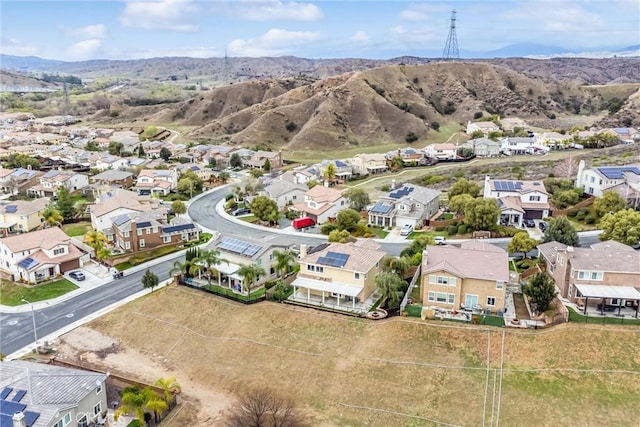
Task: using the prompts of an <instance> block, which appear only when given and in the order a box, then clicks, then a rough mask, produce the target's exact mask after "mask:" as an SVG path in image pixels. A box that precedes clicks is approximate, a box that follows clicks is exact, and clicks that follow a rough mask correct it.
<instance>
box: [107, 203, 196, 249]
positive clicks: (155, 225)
mask: <svg viewBox="0 0 640 427" xmlns="http://www.w3.org/2000/svg"><path fill="white" fill-rule="evenodd" d="M165 216H166V215H165V214H164V213H163V212H159V211H157V210H152V211H149V212H135V213H125V214H122V215H119V216H116V217H113V218H111V223H112V226H111V229H112V230H113V243H114V246H116V247H117V248H119V249H121V250H122V251H124V252H138V251H142V250H148V249H153V248H157V247H159V246H167V245H178V244H184V243H187V242H196V241H198V240H199V239H200V232H201V230H200V227H198V226H197V225H196V224H194V223H193V222H192V221H189V220H186V219H184V218H181V217H176V218H173V219H172V220H171V222H170V223H168V224H167V223H166V222H164V221H165ZM105 234H107V235H108V234H109V233H108V231H107V233H105Z"/></svg>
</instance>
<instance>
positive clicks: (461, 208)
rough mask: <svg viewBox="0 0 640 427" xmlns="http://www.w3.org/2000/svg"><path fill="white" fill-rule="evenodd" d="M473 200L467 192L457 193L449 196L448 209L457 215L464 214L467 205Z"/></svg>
mask: <svg viewBox="0 0 640 427" xmlns="http://www.w3.org/2000/svg"><path fill="white" fill-rule="evenodd" d="M473 200H474V198H473V197H471V196H470V195H468V194H459V195H457V196H454V197H450V198H449V210H450V211H452V212H455V213H457V214H459V215H462V214H464V212H465V209H466V208H467V205H468V204H469V203H471V202H472V201H473Z"/></svg>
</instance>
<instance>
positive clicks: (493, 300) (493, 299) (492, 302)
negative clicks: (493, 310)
mask: <svg viewBox="0 0 640 427" xmlns="http://www.w3.org/2000/svg"><path fill="white" fill-rule="evenodd" d="M487 305H488V306H489V307H493V306H495V305H496V297H487Z"/></svg>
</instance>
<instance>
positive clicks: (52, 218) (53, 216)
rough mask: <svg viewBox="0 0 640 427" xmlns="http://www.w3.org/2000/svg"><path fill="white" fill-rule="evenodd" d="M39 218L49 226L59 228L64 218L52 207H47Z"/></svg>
mask: <svg viewBox="0 0 640 427" xmlns="http://www.w3.org/2000/svg"><path fill="white" fill-rule="evenodd" d="M40 216H41V217H42V219H44V221H45V222H46V223H47V224H49V225H50V226H51V225H56V226H58V227H59V226H60V225H61V224H62V221H64V217H63V216H62V214H61V213H60V211H59V210H57V209H56V208H54V207H53V206H47V207H46V208H45V210H43V211H42V213H41V214H40Z"/></svg>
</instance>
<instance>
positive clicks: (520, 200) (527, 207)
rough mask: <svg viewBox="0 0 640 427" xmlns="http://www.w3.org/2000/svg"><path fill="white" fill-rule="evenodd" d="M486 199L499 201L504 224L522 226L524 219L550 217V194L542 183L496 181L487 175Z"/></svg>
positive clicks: (501, 219)
mask: <svg viewBox="0 0 640 427" xmlns="http://www.w3.org/2000/svg"><path fill="white" fill-rule="evenodd" d="M484 197H485V198H487V199H488V198H491V199H498V204H500V207H501V209H502V215H501V218H500V221H501V222H502V223H507V224H514V225H519V226H521V225H522V221H523V220H524V219H542V218H545V217H548V216H549V209H550V206H549V193H547V190H546V189H545V188H544V184H543V183H542V181H511V180H494V179H491V178H490V177H489V175H487V176H486V177H485V180H484ZM518 213H520V214H521V216H518Z"/></svg>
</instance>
